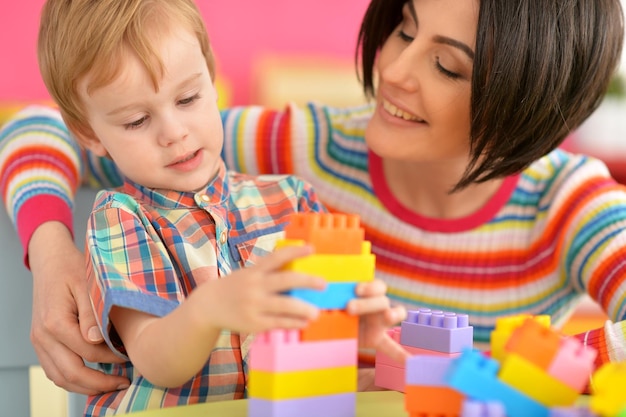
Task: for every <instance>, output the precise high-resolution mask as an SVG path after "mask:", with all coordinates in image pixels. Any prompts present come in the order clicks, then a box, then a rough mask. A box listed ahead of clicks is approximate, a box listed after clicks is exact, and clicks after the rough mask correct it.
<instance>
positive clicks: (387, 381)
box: [374, 363, 405, 392]
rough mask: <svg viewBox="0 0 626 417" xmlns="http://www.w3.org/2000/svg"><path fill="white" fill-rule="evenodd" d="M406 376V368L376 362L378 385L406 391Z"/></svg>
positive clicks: (376, 381)
mask: <svg viewBox="0 0 626 417" xmlns="http://www.w3.org/2000/svg"><path fill="white" fill-rule="evenodd" d="M404 378H405V372H404V368H397V367H395V366H389V365H383V364H378V363H377V364H376V373H375V374H374V384H376V386H377V387H381V388H387V389H390V390H393V391H399V392H404V386H405V382H404Z"/></svg>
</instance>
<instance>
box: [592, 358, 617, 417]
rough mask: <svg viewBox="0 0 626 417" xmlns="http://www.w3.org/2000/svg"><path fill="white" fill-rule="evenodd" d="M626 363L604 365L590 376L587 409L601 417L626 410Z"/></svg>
mask: <svg viewBox="0 0 626 417" xmlns="http://www.w3.org/2000/svg"><path fill="white" fill-rule="evenodd" d="M624 387H626V362H617V363H605V364H604V365H602V366H601V367H600V368H599V369H598V370H597V371H596V372H595V373H594V374H593V376H592V380H591V393H592V395H591V400H590V401H589V408H591V410H592V411H593V412H595V413H597V414H600V415H602V416H615V415H617V414H619V413H621V412H622V411H623V410H624V409H626V394H625V393H624V391H625V389H624Z"/></svg>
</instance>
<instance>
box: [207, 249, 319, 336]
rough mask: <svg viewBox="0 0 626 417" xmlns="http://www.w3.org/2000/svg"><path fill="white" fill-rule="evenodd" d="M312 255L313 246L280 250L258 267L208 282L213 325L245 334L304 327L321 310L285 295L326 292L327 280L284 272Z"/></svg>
mask: <svg viewBox="0 0 626 417" xmlns="http://www.w3.org/2000/svg"><path fill="white" fill-rule="evenodd" d="M312 252H313V248H312V247H311V246H290V247H285V248H281V249H278V250H276V251H275V252H273V253H271V254H270V255H268V256H267V257H265V258H263V259H261V260H260V261H259V263H258V264H257V265H255V266H252V267H248V268H244V269H240V270H238V271H235V272H233V273H232V274H231V275H229V276H227V277H224V278H221V279H219V280H216V281H209V282H207V285H206V287H208V288H207V291H206V294H207V295H206V296H207V301H208V303H211V304H213V305H212V306H211V308H212V311H211V315H212V316H211V315H209V316H208V317H211V321H212V322H213V323H212V324H213V325H215V326H217V327H220V328H225V329H232V330H236V331H240V332H246V333H252V332H260V331H265V330H269V329H274V328H283V329H293V328H302V327H305V326H306V325H307V324H308V323H309V321H311V320H313V319H315V318H316V317H317V316H318V315H319V309H318V308H317V307H315V306H314V305H312V304H310V303H307V302H305V301H302V300H299V299H297V298H293V297H290V296H289V295H285V294H282V293H283V292H285V291H287V290H290V289H293V288H310V289H317V290H323V289H324V288H325V287H326V281H325V280H324V279H322V278H319V277H314V276H311V275H307V274H303V273H299V272H293V271H283V270H281V269H282V268H283V267H284V266H285V265H286V264H287V263H289V262H290V261H292V260H294V259H297V258H300V257H303V256H307V255H310V254H311V253H312ZM196 291H197V290H196Z"/></svg>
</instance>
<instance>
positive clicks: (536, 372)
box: [498, 353, 579, 407]
mask: <svg viewBox="0 0 626 417" xmlns="http://www.w3.org/2000/svg"><path fill="white" fill-rule="evenodd" d="M498 377H499V378H500V381H502V382H504V383H506V384H508V385H509V386H511V387H513V388H515V389H517V390H518V391H520V392H522V393H524V394H526V395H528V396H529V397H530V398H532V399H533V400H535V401H537V402H539V403H541V404H543V405H545V406H548V407H556V406H570V405H574V403H575V402H576V399H577V398H578V394H579V392H578V391H576V390H575V389H573V388H572V387H570V386H568V385H566V384H565V383H563V382H561V381H559V380H558V379H556V378H554V377H552V376H551V375H549V374H547V373H546V372H545V371H544V370H543V369H541V368H539V367H538V366H537V365H535V364H534V363H532V362H530V361H528V360H526V358H523V357H522V356H520V355H518V354H517V353H509V354H507V355H506V357H505V358H504V361H503V362H502V365H501V367H500V372H499V373H498Z"/></svg>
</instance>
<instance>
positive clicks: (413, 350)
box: [375, 326, 461, 368]
mask: <svg viewBox="0 0 626 417" xmlns="http://www.w3.org/2000/svg"><path fill="white" fill-rule="evenodd" d="M400 333H401V328H400V326H397V327H394V328H392V329H388V330H387V334H388V335H389V337H391V338H392V339H393V340H394V341H396V342H397V343H399V344H400V345H401V346H402V347H403V348H404V349H405V350H406V351H407V352H409V353H410V354H411V356H415V355H430V356H442V357H445V358H456V357H458V356H459V355H460V354H461V352H455V353H445V352H438V351H436V350H429V349H422V348H418V347H415V346H407V345H403V344H402V343H400ZM375 363H376V364H379V363H380V364H385V365H389V366H397V367H401V368H404V365H402V364H400V363H398V362H396V361H395V360H393V359H391V358H390V357H389V356H387V355H386V354H384V353H383V352H380V351H377V352H376V359H375Z"/></svg>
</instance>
